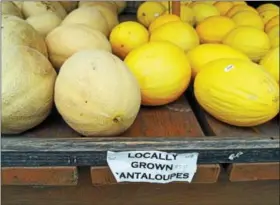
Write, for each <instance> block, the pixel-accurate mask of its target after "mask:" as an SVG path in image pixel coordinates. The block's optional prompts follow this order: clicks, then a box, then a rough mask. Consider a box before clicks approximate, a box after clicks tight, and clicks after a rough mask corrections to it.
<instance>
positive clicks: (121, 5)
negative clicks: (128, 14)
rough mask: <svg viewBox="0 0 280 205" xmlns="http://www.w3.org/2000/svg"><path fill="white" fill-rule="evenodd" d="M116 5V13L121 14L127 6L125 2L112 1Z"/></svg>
mask: <svg viewBox="0 0 280 205" xmlns="http://www.w3.org/2000/svg"><path fill="white" fill-rule="evenodd" d="M113 2H114V3H115V4H116V5H117V9H118V13H119V14H120V13H122V12H123V11H124V9H125V8H126V6H127V3H126V1H113Z"/></svg>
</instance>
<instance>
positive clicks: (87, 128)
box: [55, 50, 141, 136]
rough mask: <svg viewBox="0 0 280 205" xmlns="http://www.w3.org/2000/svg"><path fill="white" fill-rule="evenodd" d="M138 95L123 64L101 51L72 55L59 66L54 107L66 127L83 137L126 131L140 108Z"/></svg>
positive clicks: (134, 80)
mask: <svg viewBox="0 0 280 205" xmlns="http://www.w3.org/2000/svg"><path fill="white" fill-rule="evenodd" d="M140 103H141V93H140V88H139V85H138V83H137V80H136V79H135V77H134V76H133V75H132V74H131V73H130V71H129V69H128V68H127V67H126V65H125V64H124V62H122V61H121V60H120V59H119V58H117V57H116V56H114V55H113V54H111V53H109V52H106V51H100V50H86V51H80V52H77V53H75V54H74V55H73V56H71V57H70V58H69V59H68V60H67V61H66V62H65V63H64V64H63V66H62V67H61V70H60V72H59V74H58V77H57V81H56V84H55V104H56V107H57V109H58V111H59V113H60V114H61V115H62V117H63V119H64V120H65V121H66V122H67V124H68V125H69V126H70V127H72V128H73V129H74V130H76V131H77V132H79V133H81V134H82V135H85V136H112V135H118V134H121V133H122V132H124V131H125V130H127V129H128V128H129V127H130V126H131V125H132V124H133V122H134V120H135V118H136V116H137V114H138V112H139V108H140Z"/></svg>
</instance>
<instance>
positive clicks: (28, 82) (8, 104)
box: [1, 46, 56, 134]
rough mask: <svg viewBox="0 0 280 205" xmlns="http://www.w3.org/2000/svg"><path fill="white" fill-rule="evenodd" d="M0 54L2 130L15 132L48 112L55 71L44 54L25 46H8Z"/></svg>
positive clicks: (3, 132) (21, 130)
mask: <svg viewBox="0 0 280 205" xmlns="http://www.w3.org/2000/svg"><path fill="white" fill-rule="evenodd" d="M2 55H3V56H2V98H1V99H2V112H1V117H2V119H1V133H2V134H18V133H21V132H24V131H26V130H28V129H31V128H33V127H35V126H37V125H38V124H40V123H41V122H42V121H43V120H44V119H45V118H46V117H47V116H48V115H49V113H50V111H51V109H52V106H53V91H54V84H55V79H56V72H55V70H54V68H53V67H52V65H51V63H50V62H49V61H48V59H47V58H46V57H45V56H43V55H42V54H41V53H40V52H38V51H36V50H35V49H32V48H30V47H27V46H10V47H8V48H6V49H4V50H3V52H2Z"/></svg>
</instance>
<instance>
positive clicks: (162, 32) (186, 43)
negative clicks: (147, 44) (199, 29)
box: [150, 21, 199, 52]
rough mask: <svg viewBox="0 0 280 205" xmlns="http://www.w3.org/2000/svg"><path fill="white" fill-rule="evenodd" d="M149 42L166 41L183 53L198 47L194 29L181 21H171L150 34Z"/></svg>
mask: <svg viewBox="0 0 280 205" xmlns="http://www.w3.org/2000/svg"><path fill="white" fill-rule="evenodd" d="M175 31H176V32H175ZM150 41H168V42H171V43H173V44H175V45H177V46H179V47H180V48H182V49H183V50H184V51H185V52H187V51H189V50H190V49H192V48H194V47H196V46H198V45H199V37H198V35H197V33H196V32H195V29H194V28H193V27H192V26H191V25H189V24H187V23H184V22H182V21H173V22H169V23H166V24H164V25H162V26H160V27H158V28H157V29H155V30H154V31H153V32H152V33H151V36H150Z"/></svg>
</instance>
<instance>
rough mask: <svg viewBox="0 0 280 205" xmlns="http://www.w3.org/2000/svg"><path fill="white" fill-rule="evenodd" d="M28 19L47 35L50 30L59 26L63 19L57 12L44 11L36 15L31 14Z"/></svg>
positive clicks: (41, 32) (37, 29)
mask: <svg viewBox="0 0 280 205" xmlns="http://www.w3.org/2000/svg"><path fill="white" fill-rule="evenodd" d="M26 21H27V22H28V23H29V24H30V25H31V26H32V27H33V28H35V30H36V31H37V32H38V33H39V34H41V35H42V36H43V37H45V36H46V35H47V34H48V33H49V32H50V31H52V30H53V29H54V28H56V27H57V26H59V25H60V23H61V21H62V20H61V18H59V17H58V16H57V15H56V14H55V13H51V12H44V13H42V14H39V15H36V16H30V17H29V18H27V19H26Z"/></svg>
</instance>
